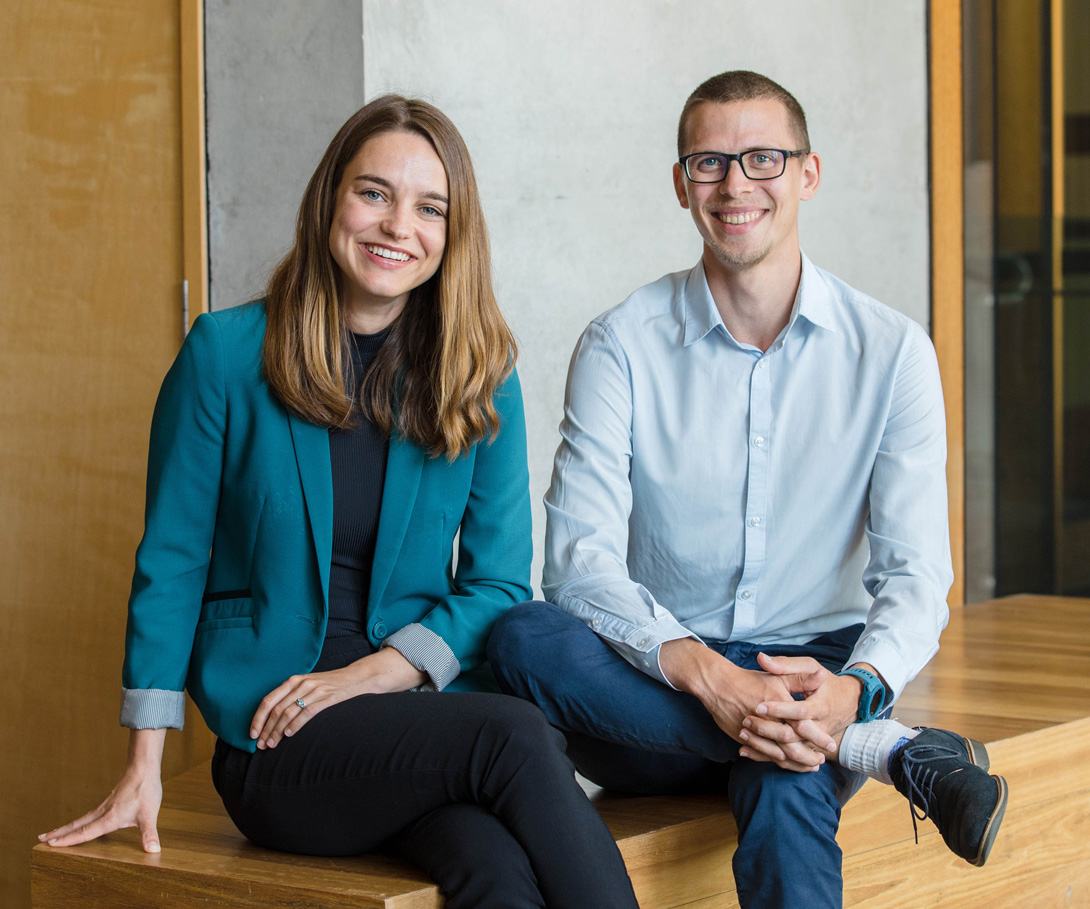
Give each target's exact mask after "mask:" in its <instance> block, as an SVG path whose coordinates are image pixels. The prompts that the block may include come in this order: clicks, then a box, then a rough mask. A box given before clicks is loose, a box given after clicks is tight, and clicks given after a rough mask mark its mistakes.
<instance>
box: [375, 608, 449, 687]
mask: <svg viewBox="0 0 1090 909" xmlns="http://www.w3.org/2000/svg"><path fill="white" fill-rule="evenodd" d="M382 646H383V647H393V648H394V649H395V650H396V651H397V652H398V653H400V654H401V655H402V656H403V657H405V659H407V660H408V661H409V662H410V663H412V664H413V665H414V666H415V667H416V668H417V669H419V670H420V671H421V672H426V673H427V674H428V677H429V678H430V679H431V684H430V685H427V684H425V685H421V686H420V690H421V691H427V690H429V689H430V688H434V690H436V691H442V690H443V689H444V688H446V687H447V685H449V684H450V683H451V682H453V681H454V680H455V679H456V678H457V677H458V673H459V672H461V671H462V667H461V666H459V665H458V658H457V657H456V656H455V655H454V651H453V650H451V649H450V646H449V645H448V644H447V642H446V641H444V640H443V639H442V638H441V637H439V635H437V634H436V633H435V632H434V631H432V630H431V629H430V628H425V627H424V626H423V625H421V624H420V623H419V622H413V623H412V624H411V625H406V626H405V627H404V628H401V629H398V630H397V631H395V632H394V633H393V634H392V635H390V636H389V637H388V638H387V639H386V640H385V641H383V642H382Z"/></svg>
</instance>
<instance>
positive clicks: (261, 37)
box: [204, 0, 363, 309]
mask: <svg viewBox="0 0 1090 909" xmlns="http://www.w3.org/2000/svg"><path fill="white" fill-rule="evenodd" d="M204 10H205V78H206V86H207V89H206V91H207V106H206V116H207V122H208V244H209V249H210V256H209V272H210V300H211V305H212V308H213V309H224V308H226V307H228V306H235V305H237V304H239V303H245V302H246V301H247V300H252V299H254V298H255V297H260V296H261V295H262V293H263V292H264V288H265V282H266V280H267V278H268V274H269V271H270V270H271V269H272V267H273V266H275V265H276V263H277V262H278V261H279V260H280V258H281V257H282V256H283V255H284V253H285V252H286V251H287V250H288V248H289V247H290V246H291V242H292V237H293V236H294V233H295V213H296V212H297V211H298V209H299V200H300V199H301V198H302V197H303V190H304V189H306V185H307V181H308V180H309V179H310V175H311V174H312V173H313V172H314V168H315V166H317V164H318V161H319V159H320V158H321V157H322V152H324V151H325V148H326V146H327V145H328V144H329V140H330V139H332V138H333V134H334V133H335V132H336V131H337V129H338V128H339V127H340V125H341V124H342V123H343V122H344V121H345V120H346V119H348V115H349V114H351V113H352V112H353V111H354V110H356V109H357V108H358V107H359V106H360V104H361V98H362V97H363V42H362V41H361V39H360V0H316V2H308V3H299V2H298V0H261V2H260V3H252V2H246V0H242V2H238V0H235V2H232V0H204Z"/></svg>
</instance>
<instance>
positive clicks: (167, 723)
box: [121, 688, 185, 729]
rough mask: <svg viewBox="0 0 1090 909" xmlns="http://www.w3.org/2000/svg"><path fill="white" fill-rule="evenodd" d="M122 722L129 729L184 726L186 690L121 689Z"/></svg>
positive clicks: (177, 727)
mask: <svg viewBox="0 0 1090 909" xmlns="http://www.w3.org/2000/svg"><path fill="white" fill-rule="evenodd" d="M121 725H122V726H124V727H125V728H126V729H181V728H182V727H183V726H184V725H185V692H184V691H170V690H168V689H164V688H122V689H121Z"/></svg>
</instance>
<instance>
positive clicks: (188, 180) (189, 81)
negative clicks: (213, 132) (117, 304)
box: [179, 0, 208, 331]
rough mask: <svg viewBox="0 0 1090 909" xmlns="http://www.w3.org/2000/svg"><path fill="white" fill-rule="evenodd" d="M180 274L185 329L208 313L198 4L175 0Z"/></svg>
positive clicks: (201, 32) (201, 41) (201, 10)
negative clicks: (185, 307) (177, 19)
mask: <svg viewBox="0 0 1090 909" xmlns="http://www.w3.org/2000/svg"><path fill="white" fill-rule="evenodd" d="M179 16H180V19H181V58H182V73H181V79H182V274H183V276H184V280H185V281H186V283H187V287H188V312H187V316H186V319H185V330H186V331H188V330H189V326H190V325H192V324H193V320H194V319H196V318H197V316H199V315H200V314H201V313H202V312H208V172H207V166H206V162H207V156H206V145H205V110H204V0H181V3H180V5H179Z"/></svg>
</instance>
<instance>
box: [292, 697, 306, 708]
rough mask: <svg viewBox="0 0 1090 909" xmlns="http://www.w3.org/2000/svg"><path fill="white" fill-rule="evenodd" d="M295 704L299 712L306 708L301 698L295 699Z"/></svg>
mask: <svg viewBox="0 0 1090 909" xmlns="http://www.w3.org/2000/svg"><path fill="white" fill-rule="evenodd" d="M295 703H296V705H297V706H298V707H299V709H300V710H303V709H305V708H306V706H307V705H306V703H305V702H304V701H303V699H302V698H296V699H295Z"/></svg>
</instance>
